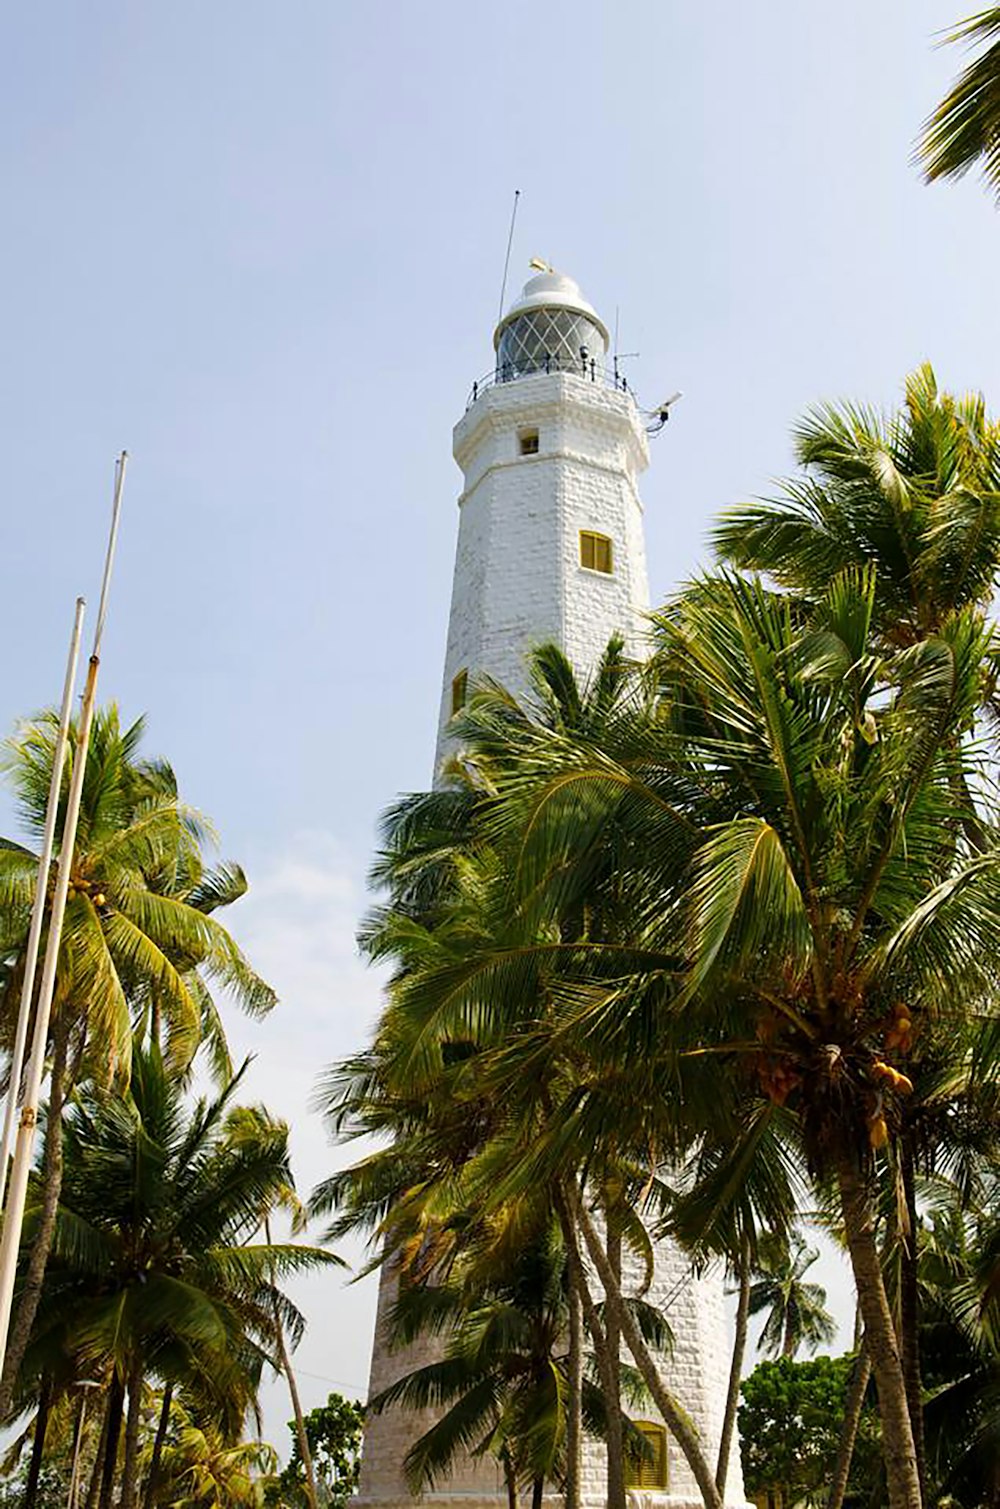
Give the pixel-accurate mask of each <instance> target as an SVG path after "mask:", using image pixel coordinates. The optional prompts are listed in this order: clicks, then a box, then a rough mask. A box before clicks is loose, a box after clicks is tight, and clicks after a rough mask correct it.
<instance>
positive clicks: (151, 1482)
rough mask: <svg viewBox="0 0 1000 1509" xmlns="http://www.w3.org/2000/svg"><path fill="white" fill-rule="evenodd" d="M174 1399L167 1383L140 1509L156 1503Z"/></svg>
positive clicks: (151, 1508) (150, 1508)
mask: <svg viewBox="0 0 1000 1509" xmlns="http://www.w3.org/2000/svg"><path fill="white" fill-rule="evenodd" d="M173 1397H174V1386H173V1384H172V1383H168V1384H167V1386H166V1388H165V1389H164V1390H163V1403H162V1404H161V1405H160V1418H159V1420H158V1421H157V1422H156V1435H155V1437H154V1439H153V1455H152V1457H151V1458H150V1463H149V1476H148V1477H147V1479H146V1488H145V1491H144V1493H143V1496H142V1509H153V1506H154V1504H155V1503H156V1489H157V1480H158V1478H159V1476H160V1458H161V1457H162V1456H163V1443H164V1441H165V1440H166V1439H167V1426H168V1425H169V1423H170V1405H171V1401H172V1400H173Z"/></svg>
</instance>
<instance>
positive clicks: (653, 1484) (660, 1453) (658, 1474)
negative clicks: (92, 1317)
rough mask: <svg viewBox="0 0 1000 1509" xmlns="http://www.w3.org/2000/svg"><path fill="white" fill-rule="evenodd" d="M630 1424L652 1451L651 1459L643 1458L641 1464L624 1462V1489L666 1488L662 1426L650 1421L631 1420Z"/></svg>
mask: <svg viewBox="0 0 1000 1509" xmlns="http://www.w3.org/2000/svg"><path fill="white" fill-rule="evenodd" d="M632 1424H633V1425H634V1426H635V1428H636V1430H637V1431H638V1432H639V1434H640V1435H641V1436H643V1437H644V1438H645V1441H646V1445H647V1446H648V1447H649V1448H650V1450H651V1451H652V1457H649V1456H644V1457H643V1459H642V1461H641V1462H637V1461H635V1460H634V1458H633V1459H632V1460H629V1459H628V1458H626V1461H625V1487H626V1488H666V1487H667V1478H668V1473H667V1430H666V1426H664V1425H657V1424H655V1423H654V1422H653V1421H652V1420H633V1421H632Z"/></svg>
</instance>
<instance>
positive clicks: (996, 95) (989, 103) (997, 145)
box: [920, 6, 1000, 198]
mask: <svg viewBox="0 0 1000 1509" xmlns="http://www.w3.org/2000/svg"><path fill="white" fill-rule="evenodd" d="M948 40H949V41H951V42H969V41H971V42H973V43H974V44H975V43H981V44H986V45H985V46H984V48H983V51H982V52H981V53H980V54H979V56H978V57H976V58H974V59H973V60H972V62H971V63H969V64H968V66H967V67H966V68H964V69H963V70H962V72H961V74H959V76H958V78H957V79H956V81H955V83H954V85H953V86H952V88H951V89H950V90H949V92H948V94H947V95H946V96H945V98H944V99H943V100H942V101H941V103H940V105H938V107H937V109H936V110H935V111H934V114H933V115H932V116H931V118H930V120H929V121H928V122H927V124H926V126H925V127H924V135H923V139H922V141H921V142H920V157H921V160H922V162H923V167H924V172H925V174H926V176H927V178H928V179H929V180H931V181H933V180H934V179H935V178H960V177H961V175H962V174H963V173H967V172H968V170H969V169H970V168H971V167H973V166H975V165H977V164H978V166H979V167H980V168H981V169H982V172H983V175H984V176H985V178H986V181H987V183H988V184H989V186H990V188H992V190H993V192H994V193H995V194H996V195H997V196H998V198H1000V6H991V7H990V8H989V9H988V10H984V11H980V12H979V13H978V15H974V16H972V17H970V19H969V20H968V21H965V22H963V23H962V24H961V25H960V26H957V27H956V28H955V30H954V32H953V33H952V34H951V36H950V37H949V39H948Z"/></svg>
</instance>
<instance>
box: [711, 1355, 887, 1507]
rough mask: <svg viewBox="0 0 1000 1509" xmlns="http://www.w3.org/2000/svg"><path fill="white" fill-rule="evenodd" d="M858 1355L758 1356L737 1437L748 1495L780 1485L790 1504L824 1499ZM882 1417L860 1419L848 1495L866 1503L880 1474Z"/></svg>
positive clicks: (745, 1391)
mask: <svg viewBox="0 0 1000 1509" xmlns="http://www.w3.org/2000/svg"><path fill="white" fill-rule="evenodd" d="M853 1365H854V1358H853V1356H850V1355H848V1356H845V1357H814V1358H812V1359H811V1360H810V1361H808V1362H794V1361H793V1360H792V1359H791V1358H790V1357H780V1358H778V1359H777V1361H774V1362H760V1363H758V1364H757V1366H756V1368H754V1370H753V1372H752V1373H751V1374H750V1375H749V1377H747V1378H745V1379H744V1380H743V1386H742V1395H743V1402H742V1404H741V1405H740V1411H739V1424H740V1442H741V1447H742V1452H743V1481H744V1484H745V1486H746V1490H747V1493H748V1494H750V1495H755V1494H763V1493H767V1492H768V1491H774V1490H780V1491H781V1493H782V1495H783V1496H784V1500H785V1502H786V1503H787V1504H789V1505H792V1504H798V1503H801V1502H805V1503H807V1504H821V1503H824V1502H825V1500H826V1495H827V1486H828V1483H829V1480H830V1474H831V1472H832V1469H833V1464H834V1461H835V1459H836V1456H837V1448H838V1446H839V1444H840V1436H841V1432H842V1430H843V1427H844V1401H845V1397H846V1394H847V1388H848V1383H849V1380H850V1375H851V1371H852V1368H853ZM879 1458H880V1451H879V1433H878V1418H877V1415H876V1413H875V1411H874V1409H872V1408H871V1407H869V1408H867V1409H866V1410H865V1412H864V1415H863V1417H862V1424H861V1427H860V1429H859V1433H858V1438H857V1441H856V1444H855V1452H854V1462H853V1466H852V1472H851V1481H850V1485H849V1488H848V1499H849V1501H850V1499H853V1498H855V1497H857V1498H858V1499H861V1500H862V1501H867V1499H868V1496H869V1494H870V1491H871V1487H872V1484H873V1483H874V1482H875V1481H877V1480H878V1479H879V1478H880V1477H881V1468H880V1460H879Z"/></svg>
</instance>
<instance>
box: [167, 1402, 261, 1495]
mask: <svg viewBox="0 0 1000 1509" xmlns="http://www.w3.org/2000/svg"><path fill="white" fill-rule="evenodd" d="M277 1464H278V1458H277V1453H276V1452H275V1450H274V1448H273V1447H271V1446H268V1445H267V1443H266V1442H264V1441H231V1440H229V1439H227V1438H226V1436H225V1435H224V1434H223V1433H222V1432H220V1431H219V1430H218V1429H217V1428H216V1427H213V1426H211V1425H206V1426H199V1425H196V1424H193V1423H191V1422H186V1423H184V1424H183V1425H182V1426H181V1427H180V1429H179V1431H178V1432H177V1436H176V1440H174V1441H173V1442H171V1443H170V1445H168V1446H167V1447H166V1448H165V1449H164V1452H163V1476H164V1490H163V1494H162V1496H161V1498H160V1503H161V1504H163V1505H165V1506H166V1505H170V1506H173V1505H176V1506H177V1509H180V1506H181V1505H184V1506H185V1509H262V1506H263V1503H264V1488H265V1483H266V1481H267V1479H268V1478H269V1477H273V1475H274V1472H275V1470H276V1468H277Z"/></svg>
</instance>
